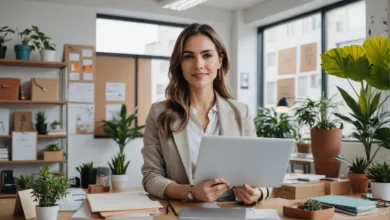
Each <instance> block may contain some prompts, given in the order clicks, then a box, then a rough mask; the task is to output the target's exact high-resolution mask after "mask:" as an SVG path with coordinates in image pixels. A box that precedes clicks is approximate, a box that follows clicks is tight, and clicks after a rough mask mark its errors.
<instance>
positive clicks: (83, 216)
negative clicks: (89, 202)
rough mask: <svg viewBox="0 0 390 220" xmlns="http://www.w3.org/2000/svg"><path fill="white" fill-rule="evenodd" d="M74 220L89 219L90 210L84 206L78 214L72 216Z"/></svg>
mask: <svg viewBox="0 0 390 220" xmlns="http://www.w3.org/2000/svg"><path fill="white" fill-rule="evenodd" d="M72 219H75V220H76V219H77V220H78V219H89V215H88V208H87V207H86V205H83V207H81V208H80V209H79V210H78V211H77V212H76V213H74V214H73V215H72Z"/></svg>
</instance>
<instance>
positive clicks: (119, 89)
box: [106, 83, 126, 101]
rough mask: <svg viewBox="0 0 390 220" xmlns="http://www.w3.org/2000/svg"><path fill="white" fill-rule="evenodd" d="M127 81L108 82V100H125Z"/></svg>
mask: <svg viewBox="0 0 390 220" xmlns="http://www.w3.org/2000/svg"><path fill="white" fill-rule="evenodd" d="M125 100H126V84H125V83H106V101H125Z"/></svg>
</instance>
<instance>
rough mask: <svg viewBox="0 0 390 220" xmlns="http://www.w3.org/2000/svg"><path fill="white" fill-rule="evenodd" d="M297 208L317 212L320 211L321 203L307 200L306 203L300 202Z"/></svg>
mask: <svg viewBox="0 0 390 220" xmlns="http://www.w3.org/2000/svg"><path fill="white" fill-rule="evenodd" d="M298 208H300V209H304V210H309V211H318V210H321V202H319V201H318V200H315V199H308V200H306V202H302V203H301V204H300V205H299V206H298Z"/></svg>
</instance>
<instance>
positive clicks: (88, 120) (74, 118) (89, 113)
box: [68, 104, 95, 134]
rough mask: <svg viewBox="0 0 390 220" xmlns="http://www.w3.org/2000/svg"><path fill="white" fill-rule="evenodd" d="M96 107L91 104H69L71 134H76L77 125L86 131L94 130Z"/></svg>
mask: <svg viewBox="0 0 390 220" xmlns="http://www.w3.org/2000/svg"><path fill="white" fill-rule="evenodd" d="M94 118H95V107H94V105H91V104H69V114H68V125H69V129H68V130H69V134H76V131H77V127H78V128H79V129H80V130H82V131H85V132H88V133H91V132H93V130H94Z"/></svg>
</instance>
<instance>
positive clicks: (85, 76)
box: [83, 73, 93, 81]
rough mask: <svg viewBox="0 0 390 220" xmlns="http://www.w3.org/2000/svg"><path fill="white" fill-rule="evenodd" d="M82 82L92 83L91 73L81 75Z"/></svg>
mask: <svg viewBox="0 0 390 220" xmlns="http://www.w3.org/2000/svg"><path fill="white" fill-rule="evenodd" d="M83 80H85V81H87V80H89V81H92V80H93V74H92V73H83Z"/></svg>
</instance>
